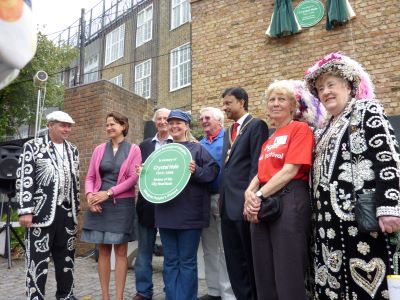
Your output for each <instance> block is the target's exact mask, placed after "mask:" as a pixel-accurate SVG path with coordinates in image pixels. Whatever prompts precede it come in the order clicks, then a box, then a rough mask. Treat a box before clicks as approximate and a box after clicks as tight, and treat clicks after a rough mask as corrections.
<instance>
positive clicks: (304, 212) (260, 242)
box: [251, 180, 311, 300]
mask: <svg viewBox="0 0 400 300" xmlns="http://www.w3.org/2000/svg"><path fill="white" fill-rule="evenodd" d="M287 187H288V189H289V193H287V194H285V195H284V196H283V198H282V199H281V200H282V205H283V210H282V215H281V216H280V217H279V219H277V220H276V221H274V222H272V223H263V222H260V223H258V224H251V242H252V250H253V263H254V273H255V277H256V284H257V295H258V299H259V300H278V299H279V300H293V299H296V300H306V299H307V296H306V288H305V277H306V270H307V266H308V249H309V236H310V226H311V206H310V195H309V189H308V184H307V183H306V182H304V181H302V180H294V181H292V182H290V183H289V185H288V186H287Z"/></svg>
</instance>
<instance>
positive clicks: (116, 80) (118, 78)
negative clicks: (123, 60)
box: [109, 74, 122, 86]
mask: <svg viewBox="0 0 400 300" xmlns="http://www.w3.org/2000/svg"><path fill="white" fill-rule="evenodd" d="M109 81H110V82H112V83H114V84H116V85H119V86H122V74H119V75H118V76H115V77H114V78H111V79H110V80H109Z"/></svg>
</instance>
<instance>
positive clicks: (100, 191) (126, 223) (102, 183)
mask: <svg viewBox="0 0 400 300" xmlns="http://www.w3.org/2000/svg"><path fill="white" fill-rule="evenodd" d="M128 129H129V123H128V118H127V117H125V116H123V115H122V114H120V113H118V112H111V113H109V114H108V115H107V118H106V131H107V136H108V137H109V138H110V140H109V141H108V142H106V143H104V144H101V145H99V146H97V147H96V149H95V150H94V152H93V155H92V158H91V160H90V165H89V169H88V173H87V176H86V181H85V193H86V199H87V203H88V208H89V210H88V211H86V214H85V221H84V224H83V230H82V235H81V240H82V241H84V242H88V243H95V244H99V261H98V272H99V278H100V284H101V290H102V294H103V300H108V299H110V295H109V282H110V269H111V268H110V255H111V250H112V245H114V252H115V290H116V299H117V300H122V299H123V294H124V287H125V280H126V273H127V270H128V260H127V248H128V242H129V241H133V240H135V239H136V237H135V233H134V232H135V230H134V216H135V184H136V182H137V180H138V176H137V175H136V172H135V165H140V164H141V161H142V157H141V155H140V149H139V147H138V146H137V145H135V144H130V143H129V142H127V141H126V140H125V136H126V135H127V133H128Z"/></svg>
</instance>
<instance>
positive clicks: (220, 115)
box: [200, 106, 224, 127]
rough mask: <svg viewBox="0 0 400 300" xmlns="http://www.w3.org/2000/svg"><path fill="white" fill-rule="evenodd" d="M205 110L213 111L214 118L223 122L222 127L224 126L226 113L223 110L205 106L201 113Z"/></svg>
mask: <svg viewBox="0 0 400 300" xmlns="http://www.w3.org/2000/svg"><path fill="white" fill-rule="evenodd" d="M205 111H209V112H211V115H212V117H213V118H214V120H216V121H218V122H219V123H220V124H221V127H223V126H224V113H223V112H222V110H220V109H219V108H215V107H211V106H209V107H204V108H202V109H201V110H200V115H201V114H202V113H203V112H205Z"/></svg>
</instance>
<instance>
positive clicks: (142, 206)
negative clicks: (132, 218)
mask: <svg viewBox="0 0 400 300" xmlns="http://www.w3.org/2000/svg"><path fill="white" fill-rule="evenodd" d="M152 139H153V138H152V137H151V138H147V139H145V140H144V141H143V142H141V143H140V145H139V148H140V152H141V154H142V161H143V162H145V160H146V159H147V158H148V157H149V155H150V154H151V153H153V152H154V150H155V146H156V142H155V141H154V142H153V141H152ZM136 212H137V215H138V221H139V223H140V224H141V225H143V226H146V227H154V204H153V203H151V202H149V201H147V200H146V199H144V198H143V196H142V194H141V193H140V191H139V194H138V200H137V203H136Z"/></svg>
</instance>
